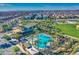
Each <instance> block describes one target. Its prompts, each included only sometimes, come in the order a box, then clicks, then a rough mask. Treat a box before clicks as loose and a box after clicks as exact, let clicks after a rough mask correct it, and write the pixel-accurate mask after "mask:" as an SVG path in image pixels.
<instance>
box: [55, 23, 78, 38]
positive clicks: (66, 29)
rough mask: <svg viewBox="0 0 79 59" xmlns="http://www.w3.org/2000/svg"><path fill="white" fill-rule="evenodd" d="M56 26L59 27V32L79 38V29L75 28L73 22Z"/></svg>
mask: <svg viewBox="0 0 79 59" xmlns="http://www.w3.org/2000/svg"><path fill="white" fill-rule="evenodd" d="M56 28H59V29H60V30H61V32H63V33H65V34H67V35H70V36H74V37H77V38H79V30H77V29H76V25H75V24H58V25H56Z"/></svg>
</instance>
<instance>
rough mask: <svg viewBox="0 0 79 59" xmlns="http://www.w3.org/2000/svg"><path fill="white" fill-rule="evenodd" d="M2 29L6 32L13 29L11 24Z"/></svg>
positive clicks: (3, 26)
mask: <svg viewBox="0 0 79 59" xmlns="http://www.w3.org/2000/svg"><path fill="white" fill-rule="evenodd" d="M2 28H3V30H4V31H9V30H11V29H12V26H11V24H4V25H2Z"/></svg>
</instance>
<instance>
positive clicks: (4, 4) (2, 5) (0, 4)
mask: <svg viewBox="0 0 79 59" xmlns="http://www.w3.org/2000/svg"><path fill="white" fill-rule="evenodd" d="M10 5H11V4H7V3H0V7H4V6H10Z"/></svg>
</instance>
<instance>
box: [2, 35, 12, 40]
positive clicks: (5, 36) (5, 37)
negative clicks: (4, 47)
mask: <svg viewBox="0 0 79 59" xmlns="http://www.w3.org/2000/svg"><path fill="white" fill-rule="evenodd" d="M3 38H4V39H6V40H11V37H10V36H9V35H6V34H5V35H4V36H3Z"/></svg>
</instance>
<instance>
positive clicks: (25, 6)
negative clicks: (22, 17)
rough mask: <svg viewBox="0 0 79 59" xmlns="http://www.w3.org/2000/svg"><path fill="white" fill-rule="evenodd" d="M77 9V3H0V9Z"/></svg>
mask: <svg viewBox="0 0 79 59" xmlns="http://www.w3.org/2000/svg"><path fill="white" fill-rule="evenodd" d="M18 10H20V11H22V10H25V11H27V10H79V3H0V11H18Z"/></svg>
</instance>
